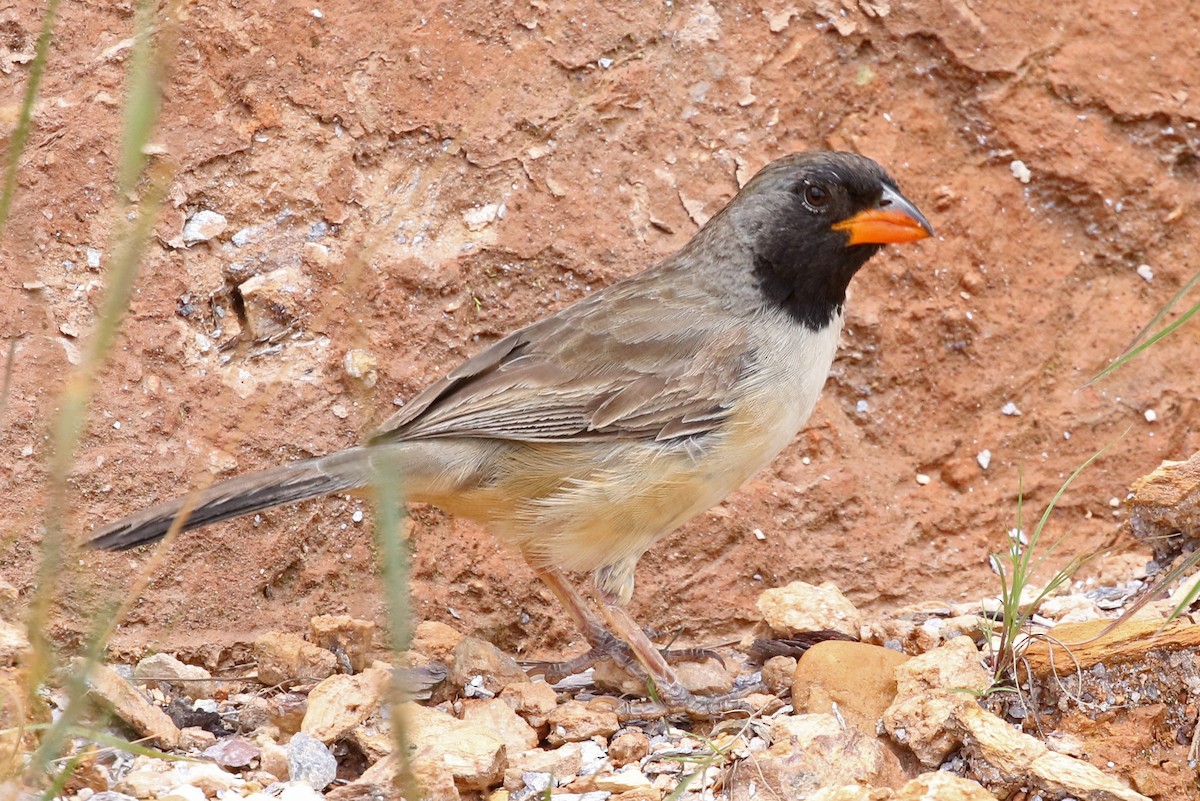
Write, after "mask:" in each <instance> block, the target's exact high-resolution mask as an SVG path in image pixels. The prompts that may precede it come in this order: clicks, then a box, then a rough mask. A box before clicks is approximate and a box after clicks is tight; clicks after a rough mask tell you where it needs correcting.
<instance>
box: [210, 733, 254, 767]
mask: <svg viewBox="0 0 1200 801" xmlns="http://www.w3.org/2000/svg"><path fill="white" fill-rule="evenodd" d="M261 754H262V749H261V748H259V747H258V746H257V745H254V744H253V743H250V742H247V741H246V740H243V739H242V738H241V737H226V738H225V739H224V740H221V741H220V742H219V743H217V744H215V745H212V746H210V747H208V748H206V749H204V753H203V754H202V756H204V757H207V758H208V759H211V760H212V761H213V762H216V763H217V764H218V765H220V766H221V767H223V768H244V767H246V766H247V765H249V764H250V763H251V762H253V761H254V760H256V759H258V757H259V756H260V755H261Z"/></svg>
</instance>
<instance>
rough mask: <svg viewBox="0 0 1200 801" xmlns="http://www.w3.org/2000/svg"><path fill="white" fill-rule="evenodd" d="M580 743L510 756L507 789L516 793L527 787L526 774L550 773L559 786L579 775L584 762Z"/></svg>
mask: <svg viewBox="0 0 1200 801" xmlns="http://www.w3.org/2000/svg"><path fill="white" fill-rule="evenodd" d="M582 750H583V749H581V748H580V746H579V743H564V744H562V745H560V746H559V747H558V748H550V749H542V748H534V749H532V750H529V751H526V752H524V753H522V754H510V755H509V758H508V762H509V766H508V769H507V770H505V771H504V786H505V788H507V789H509V790H512V791H516V790H520V789H521V788H522V787H524V786H525V779H524V776H525V774H526V773H549V774H550V776H551V777H552V778H553V779H554V781H555V782H556V783H558V784H562V783H564V782H567V781H570V780H571V779H573V778H574V777H576V776H578V775H579V770H580V767H581V762H582V758H583V757H582Z"/></svg>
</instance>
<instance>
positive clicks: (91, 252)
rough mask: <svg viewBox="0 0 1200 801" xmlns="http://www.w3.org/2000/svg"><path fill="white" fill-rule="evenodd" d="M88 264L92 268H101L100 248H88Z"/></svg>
mask: <svg viewBox="0 0 1200 801" xmlns="http://www.w3.org/2000/svg"><path fill="white" fill-rule="evenodd" d="M87 266H88V267H89V268H90V269H92V270H99V269H100V248H88V249H87Z"/></svg>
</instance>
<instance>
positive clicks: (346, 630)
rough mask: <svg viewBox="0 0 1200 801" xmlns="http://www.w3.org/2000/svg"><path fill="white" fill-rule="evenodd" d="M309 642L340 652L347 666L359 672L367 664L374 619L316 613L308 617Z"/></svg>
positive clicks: (373, 631) (333, 652)
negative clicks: (312, 616) (310, 638)
mask: <svg viewBox="0 0 1200 801" xmlns="http://www.w3.org/2000/svg"><path fill="white" fill-rule="evenodd" d="M309 625H310V627H311V631H312V642H313V645H316V646H318V647H320V648H324V649H325V650H326V651H329V652H330V653H332V654H333V655H334V656H337V655H338V654H344V655H345V658H346V662H347V664H348V665H349V667H350V669H351V670H353V671H354V672H355V673H361V672H363V671H364V670H366V669H367V668H368V667H370V665H371V658H370V655H371V648H372V641H373V640H374V638H375V623H374V621H371V620H357V619H355V618H352V617H350V616H349V615H318V616H317V617H314V618H312V620H310V621H309Z"/></svg>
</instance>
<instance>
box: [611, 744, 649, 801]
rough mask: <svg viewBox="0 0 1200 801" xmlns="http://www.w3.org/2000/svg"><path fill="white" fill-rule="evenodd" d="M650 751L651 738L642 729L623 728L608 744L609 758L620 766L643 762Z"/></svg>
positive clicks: (615, 765)
mask: <svg viewBox="0 0 1200 801" xmlns="http://www.w3.org/2000/svg"><path fill="white" fill-rule="evenodd" d="M649 753H650V738H649V737H647V736H646V733H645V732H643V731H642V730H641V729H621V730H620V731H619V732H617V733H616V734H615V735H613V738H612V740H611V741H610V742H609V744H608V758H609V759H610V760H612V763H613V766H614V767H618V768H622V767H625V766H626V765H632V764H635V763H637V762H641V761H642V759H644V758H645V757H646V755H647V754H649ZM614 792H618V791H614Z"/></svg>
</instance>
